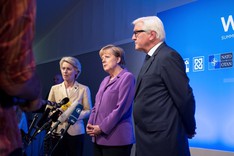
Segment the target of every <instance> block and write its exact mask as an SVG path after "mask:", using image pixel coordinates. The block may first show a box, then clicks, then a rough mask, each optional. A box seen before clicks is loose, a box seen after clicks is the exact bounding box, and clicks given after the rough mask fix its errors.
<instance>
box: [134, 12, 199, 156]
mask: <svg viewBox="0 0 234 156" xmlns="http://www.w3.org/2000/svg"><path fill="white" fill-rule="evenodd" d="M133 25H134V31H133V36H132V39H133V40H134V41H135V49H136V50H139V51H143V52H145V53H146V54H147V57H146V58H147V59H146V60H145V62H144V64H143V66H142V68H141V71H140V73H139V75H138V78H137V83H136V92H135V99H134V110H133V116H134V121H135V134H136V155H137V156H190V151H189V145H188V138H192V137H193V136H194V135H195V129H196V122H195V117H194V116H195V100H194V96H193V91H192V88H191V87H190V85H189V78H188V77H187V75H186V72H185V66H184V61H183V59H182V58H181V56H180V54H178V53H177V52H176V51H175V50H174V49H172V48H171V47H169V46H168V45H167V44H166V43H165V42H164V39H165V32H164V26H163V23H162V21H161V20H160V19H159V18H158V17H156V16H149V17H142V18H138V19H136V20H135V21H133Z"/></svg>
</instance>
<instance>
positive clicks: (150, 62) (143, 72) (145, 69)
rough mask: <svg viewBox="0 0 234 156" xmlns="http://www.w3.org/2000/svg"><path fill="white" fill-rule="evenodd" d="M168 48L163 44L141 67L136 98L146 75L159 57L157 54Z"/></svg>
mask: <svg viewBox="0 0 234 156" xmlns="http://www.w3.org/2000/svg"><path fill="white" fill-rule="evenodd" d="M164 46H166V44H165V43H164V42H163V43H162V44H161V45H160V46H159V47H158V48H157V49H156V50H155V52H154V54H153V56H151V57H150V59H149V60H147V61H146V62H144V64H143V65H142V67H141V70H140V72H139V75H138V77H137V83H136V90H135V97H136V95H137V92H138V89H139V86H140V84H141V80H142V77H143V76H144V74H145V73H146V72H147V71H148V69H149V68H150V66H151V65H152V63H153V61H154V60H155V57H156V56H157V54H158V53H159V52H160V50H161V49H162V47H164Z"/></svg>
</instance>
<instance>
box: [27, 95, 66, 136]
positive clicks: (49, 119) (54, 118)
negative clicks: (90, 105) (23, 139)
mask: <svg viewBox="0 0 234 156" xmlns="http://www.w3.org/2000/svg"><path fill="white" fill-rule="evenodd" d="M67 99H68V100H69V98H64V99H63V100H62V101H63V102H62V101H61V102H60V103H64V102H66V101H67ZM70 106H71V102H70V101H68V102H67V104H66V105H64V104H63V105H62V107H61V108H58V109H57V110H56V111H55V112H54V113H53V114H52V115H51V116H50V117H48V116H49V113H50V111H51V109H50V108H48V109H46V111H45V113H44V114H43V116H42V117H41V120H40V121H38V124H37V125H38V127H37V129H36V130H35V132H34V133H33V135H32V137H31V139H30V140H32V139H33V138H34V137H35V136H36V135H37V134H39V133H40V132H41V131H42V130H44V129H45V128H46V127H47V126H48V125H50V124H51V123H52V121H57V119H58V117H59V115H60V114H62V113H63V112H64V111H65V110H67V109H68V108H69V107H70ZM46 120H47V122H46ZM39 127H40V128H39Z"/></svg>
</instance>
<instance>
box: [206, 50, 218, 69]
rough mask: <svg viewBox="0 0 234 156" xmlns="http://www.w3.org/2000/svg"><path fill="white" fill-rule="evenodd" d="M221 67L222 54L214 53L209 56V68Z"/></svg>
mask: <svg viewBox="0 0 234 156" xmlns="http://www.w3.org/2000/svg"><path fill="white" fill-rule="evenodd" d="M219 68H220V54H213V55H210V56H209V62H208V69H209V70H215V69H219Z"/></svg>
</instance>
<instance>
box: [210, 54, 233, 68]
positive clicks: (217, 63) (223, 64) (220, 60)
mask: <svg viewBox="0 0 234 156" xmlns="http://www.w3.org/2000/svg"><path fill="white" fill-rule="evenodd" d="M208 64H209V67H208V69H209V70H217V69H224V68H231V67H233V54H232V53H222V54H213V55H210V56H209V63H208Z"/></svg>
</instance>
